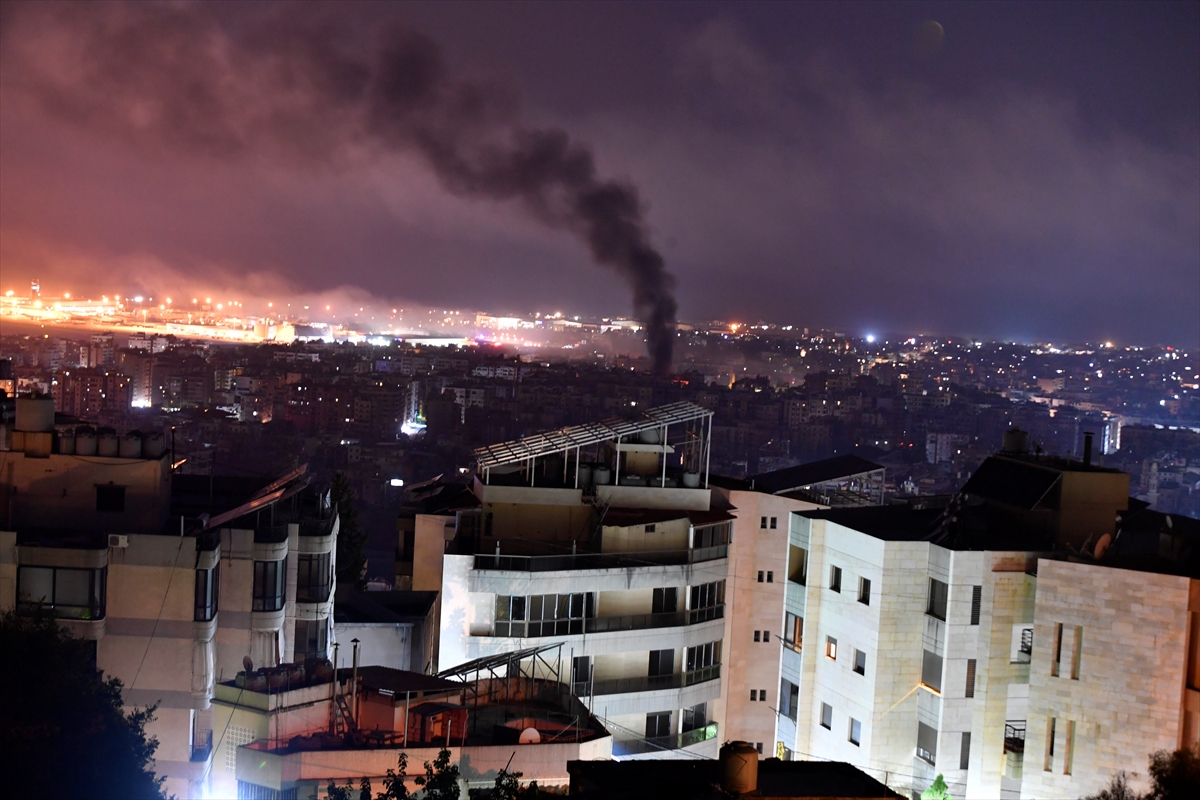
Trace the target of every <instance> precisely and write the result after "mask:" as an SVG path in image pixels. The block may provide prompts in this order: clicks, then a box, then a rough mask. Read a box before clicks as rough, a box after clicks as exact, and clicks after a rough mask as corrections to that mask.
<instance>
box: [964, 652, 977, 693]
mask: <svg viewBox="0 0 1200 800" xmlns="http://www.w3.org/2000/svg"><path fill="white" fill-rule="evenodd" d="M974 696H975V659H973V658H968V659H967V691H966V693H965V694H964V697H974Z"/></svg>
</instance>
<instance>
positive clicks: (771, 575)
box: [767, 570, 775, 583]
mask: <svg viewBox="0 0 1200 800" xmlns="http://www.w3.org/2000/svg"><path fill="white" fill-rule="evenodd" d="M774 582H775V573H774V572H772V571H771V570H767V583H774Z"/></svg>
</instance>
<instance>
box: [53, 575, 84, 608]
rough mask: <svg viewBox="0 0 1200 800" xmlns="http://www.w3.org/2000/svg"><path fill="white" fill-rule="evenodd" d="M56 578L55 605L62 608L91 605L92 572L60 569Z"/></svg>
mask: <svg viewBox="0 0 1200 800" xmlns="http://www.w3.org/2000/svg"><path fill="white" fill-rule="evenodd" d="M57 572H58V574H57V575H56V576H55V582H54V603H55V605H60V606H87V605H90V604H91V598H92V586H91V583H92V581H91V578H92V576H91V571H90V570H83V569H60V570H57Z"/></svg>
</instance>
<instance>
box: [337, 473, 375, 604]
mask: <svg viewBox="0 0 1200 800" xmlns="http://www.w3.org/2000/svg"><path fill="white" fill-rule="evenodd" d="M329 500H330V502H332V503H336V504H337V510H338V517H339V522H338V537H337V579H338V583H346V584H349V585H351V586H353V587H354V588H356V589H358V590H360V591H361V590H363V589H366V588H367V579H366V576H365V575H364V572H365V568H366V565H367V558H366V556H365V555H364V554H363V548H364V547H365V546H366V544H367V534H366V533H364V532H363V531H362V530H361V529H360V528H359V526H358V509H357V508H356V507H355V504H354V502H355V497H354V489H353V488H351V486H350V481H349V480H347V478H346V476H345V475H344V474H343V473H341V472H338V473H335V474H334V476H333V481H332V483H330V486H329Z"/></svg>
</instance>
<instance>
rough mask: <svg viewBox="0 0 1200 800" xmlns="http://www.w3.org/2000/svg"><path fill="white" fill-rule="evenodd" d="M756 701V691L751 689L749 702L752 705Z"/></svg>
mask: <svg viewBox="0 0 1200 800" xmlns="http://www.w3.org/2000/svg"><path fill="white" fill-rule="evenodd" d="M756 700H758V689H751V690H750V702H751V703H753V702H755V701H756Z"/></svg>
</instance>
